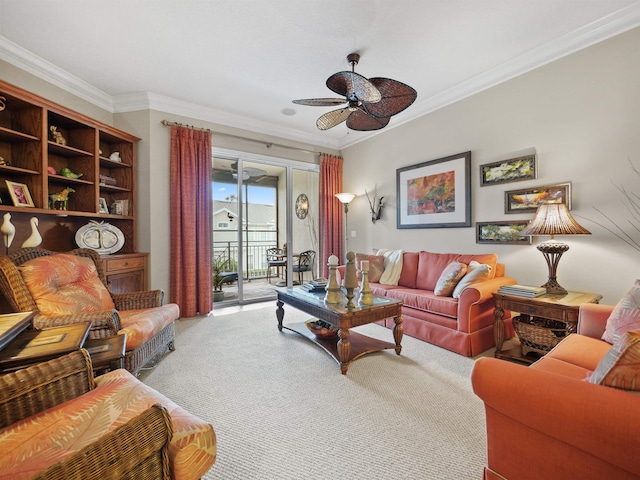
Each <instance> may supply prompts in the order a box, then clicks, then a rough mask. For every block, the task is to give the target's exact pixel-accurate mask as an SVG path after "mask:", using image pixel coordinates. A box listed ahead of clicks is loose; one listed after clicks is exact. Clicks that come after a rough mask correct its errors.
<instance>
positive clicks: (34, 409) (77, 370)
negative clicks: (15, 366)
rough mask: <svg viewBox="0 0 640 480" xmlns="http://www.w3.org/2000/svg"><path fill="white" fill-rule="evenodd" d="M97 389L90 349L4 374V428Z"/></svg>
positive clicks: (0, 402)
mask: <svg viewBox="0 0 640 480" xmlns="http://www.w3.org/2000/svg"><path fill="white" fill-rule="evenodd" d="M94 388H95V383H94V381H93V369H92V367H91V359H90V357H89V354H88V353H87V352H86V350H84V349H81V350H79V351H76V352H73V353H70V354H68V355H64V356H62V357H58V358H56V359H53V360H50V361H48V362H44V363H40V364H38V365H34V366H32V367H28V368H23V369H21V370H18V371H16V372H12V373H7V374H5V375H0V429H2V428H5V427H7V426H8V425H11V424H12V423H15V422H17V421H19V420H22V419H24V418H27V417H30V416H32V415H35V414H36V413H38V412H41V411H43V410H46V409H47V408H51V407H53V406H55V405H58V404H60V403H63V402H66V401H68V400H71V399H72V398H76V397H78V396H80V395H82V394H84V393H86V392H88V391H90V390H93V389H94Z"/></svg>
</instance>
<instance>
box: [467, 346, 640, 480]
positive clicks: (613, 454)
mask: <svg viewBox="0 0 640 480" xmlns="http://www.w3.org/2000/svg"><path fill="white" fill-rule="evenodd" d="M471 380H472V384H473V390H474V392H475V393H476V395H478V396H479V397H480V398H481V399H482V400H483V401H484V403H485V409H486V412H487V441H488V451H489V467H490V468H491V467H492V465H495V464H496V463H500V464H502V465H505V463H508V462H509V461H510V460H509V457H510V458H511V459H513V456H514V455H515V456H516V457H517V456H518V455H519V454H520V452H514V451H503V448H502V447H504V446H505V444H507V445H510V446H517V448H520V447H522V449H523V450H524V453H522V455H525V456H528V457H529V458H521V459H520V464H522V463H523V462H524V463H526V462H527V460H530V462H529V464H530V465H533V464H534V463H536V462H539V461H540V458H541V456H546V454H543V453H542V449H543V448H544V446H545V445H560V444H564V448H568V449H569V450H571V451H572V452H574V453H575V454H574V455H572V458H574V459H577V458H588V456H594V457H596V458H598V459H600V460H601V461H602V462H606V463H608V464H611V465H614V466H616V467H618V468H620V469H622V470H625V471H628V472H633V473H634V474H635V475H638V474H640V465H639V464H638V462H637V461H636V458H635V452H638V451H640V436H639V435H638V431H639V430H640V416H639V415H637V412H638V411H639V409H640V397H639V396H637V395H633V394H631V393H628V392H624V391H621V390H617V389H614V388H610V387H604V386H601V385H594V384H591V383H588V382H585V381H582V380H578V379H575V378H570V377H565V376H562V375H558V374H555V373H549V372H546V371H541V370H537V369H535V368H528V367H525V366H522V365H517V364H514V363H510V362H507V361H504V360H498V359H495V358H480V359H478V360H477V361H476V363H475V365H474V368H473V372H472V374H471ZM532 436H533V437H534V438H536V439H538V440H541V439H542V441H541V442H537V443H538V444H539V445H540V447H539V448H530V447H531V445H532V440H531V438H532ZM544 439H546V441H545V440H544ZM545 452H546V451H545ZM565 453H566V452H565ZM585 454H586V455H585ZM556 457H557V456H556ZM565 459H566V457H565ZM556 460H558V461H561V460H562V459H558V458H556ZM547 461H553V460H552V458H551V457H550V458H548V459H547ZM546 467H548V468H553V466H552V465H551V466H546ZM546 467H545V468H546ZM576 468H577V467H576ZM585 468H588V466H587V467H585ZM557 471H558V470H556V473H557ZM500 473H501V474H502V475H507V476H508V472H504V471H500ZM538 473H539V476H538V477H537V478H545V475H544V473H543V472H538ZM546 478H549V477H548V476H547V477H546ZM576 478H580V474H579V473H577V472H576ZM582 478H585V477H582Z"/></svg>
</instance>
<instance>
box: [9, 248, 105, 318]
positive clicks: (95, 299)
mask: <svg viewBox="0 0 640 480" xmlns="http://www.w3.org/2000/svg"><path fill="white" fill-rule="evenodd" d="M19 270H20V273H21V274H22V278H23V279H24V282H25V284H26V285H27V288H28V289H29V292H30V293H31V296H32V297H33V299H34V300H35V302H36V305H37V306H38V310H40V313H42V314H43V315H46V316H58V315H76V314H79V313H92V312H100V311H103V310H111V309H113V308H115V305H114V303H113V300H112V299H111V295H110V294H109V291H108V290H107V288H106V287H105V286H104V284H103V283H102V282H101V281H100V278H99V277H98V272H97V271H96V266H95V264H94V263H93V260H91V259H90V258H85V257H79V256H77V255H72V254H67V253H59V254H55V255H47V256H43V257H38V258H34V259H33V260H29V261H28V262H25V263H23V264H22V265H21V266H20V267H19Z"/></svg>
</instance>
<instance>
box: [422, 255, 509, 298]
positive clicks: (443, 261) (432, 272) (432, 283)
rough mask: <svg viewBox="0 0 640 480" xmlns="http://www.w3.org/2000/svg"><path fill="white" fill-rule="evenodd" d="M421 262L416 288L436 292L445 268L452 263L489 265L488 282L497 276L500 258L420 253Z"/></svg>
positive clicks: (495, 256)
mask: <svg viewBox="0 0 640 480" xmlns="http://www.w3.org/2000/svg"><path fill="white" fill-rule="evenodd" d="M419 255H420V260H419V264H418V274H417V280H416V288H420V289H423V290H435V288H436V284H437V283H438V279H439V278H440V275H441V274H442V272H443V271H444V269H445V267H446V266H447V265H449V263H451V262H462V263H464V264H466V265H469V264H470V263H471V262H472V261H476V262H477V263H482V264H485V265H489V266H490V267H491V270H490V274H489V277H488V278H487V280H489V279H491V278H493V277H494V276H495V270H496V268H495V267H496V264H497V262H498V256H497V255H496V254H493V253H488V254H459V253H432V252H425V251H421V252H419Z"/></svg>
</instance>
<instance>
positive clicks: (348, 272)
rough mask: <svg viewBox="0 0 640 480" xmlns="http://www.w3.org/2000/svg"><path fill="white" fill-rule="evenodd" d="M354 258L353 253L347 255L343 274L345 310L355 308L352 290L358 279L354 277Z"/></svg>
mask: <svg viewBox="0 0 640 480" xmlns="http://www.w3.org/2000/svg"><path fill="white" fill-rule="evenodd" d="M354 258H356V254H355V253H353V252H348V253H347V265H346V267H345V274H344V288H345V289H346V290H347V308H354V307H355V306H356V305H355V303H353V297H355V294H354V293H353V290H354V289H355V288H356V287H357V286H358V277H357V276H356V264H355V263H353V260H354Z"/></svg>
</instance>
